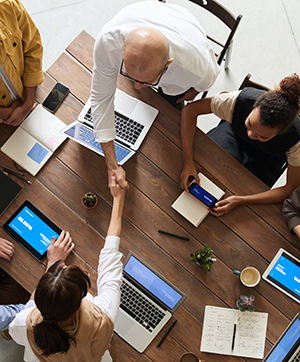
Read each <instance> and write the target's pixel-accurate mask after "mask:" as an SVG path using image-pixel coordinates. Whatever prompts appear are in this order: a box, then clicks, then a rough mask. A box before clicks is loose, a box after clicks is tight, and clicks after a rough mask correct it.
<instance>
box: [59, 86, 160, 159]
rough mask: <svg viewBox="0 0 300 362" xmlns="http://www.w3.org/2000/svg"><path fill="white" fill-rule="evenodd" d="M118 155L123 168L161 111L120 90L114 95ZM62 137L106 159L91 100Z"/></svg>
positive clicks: (64, 131)
mask: <svg viewBox="0 0 300 362" xmlns="http://www.w3.org/2000/svg"><path fill="white" fill-rule="evenodd" d="M114 105H115V127H116V140H115V151H116V157H117V161H118V164H119V165H123V164H124V163H125V162H126V161H127V160H128V159H129V158H130V157H132V156H133V155H134V154H135V152H136V151H137V150H138V148H139V147H140V145H141V143H142V141H143V139H144V138H145V136H146V134H147V133H148V131H149V129H150V127H151V125H152V123H153V122H154V119H155V118H156V116H157V114H158V110H157V109H155V108H153V107H151V106H149V105H148V104H146V103H144V102H142V101H140V100H138V99H136V98H133V97H131V96H129V95H128V94H126V93H124V92H122V91H121V90H119V89H117V90H116V94H115V101H114ZM62 133H64V134H65V135H67V136H68V137H69V138H72V139H74V140H75V141H77V142H78V143H80V144H82V145H83V146H86V147H88V148H90V149H92V150H93V151H95V152H97V153H98V154H100V155H101V156H104V153H103V150H102V148H101V146H100V144H99V143H98V142H97V141H96V140H95V137H94V134H93V121H92V113H91V101H90V98H89V99H88V101H87V103H86V104H85V106H84V107H83V109H82V111H81V112H80V114H79V116H78V120H77V121H75V122H73V123H71V124H70V125H69V126H67V127H66V128H64V129H63V130H62Z"/></svg>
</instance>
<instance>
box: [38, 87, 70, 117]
mask: <svg viewBox="0 0 300 362" xmlns="http://www.w3.org/2000/svg"><path fill="white" fill-rule="evenodd" d="M68 93H69V88H68V87H66V86H65V85H63V84H62V83H59V82H57V83H56V84H55V86H54V87H53V89H52V90H51V92H50V93H49V94H48V96H47V98H46V99H45V100H44V102H43V104H42V105H43V107H45V108H46V109H48V111H50V112H51V113H54V112H55V111H56V110H57V108H58V107H59V106H60V105H61V104H62V101H63V100H64V99H65V98H66V96H67V94H68Z"/></svg>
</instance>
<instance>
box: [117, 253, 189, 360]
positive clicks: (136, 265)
mask: <svg viewBox="0 0 300 362" xmlns="http://www.w3.org/2000/svg"><path fill="white" fill-rule="evenodd" d="M185 299H186V296H185V295H184V294H183V293H182V292H181V291H180V290H179V289H177V288H176V287H175V286H174V285H173V284H171V283H170V282H168V281H167V280H166V279H165V278H164V277H163V276H162V275H160V274H159V273H158V272H156V271H155V270H154V269H153V268H151V267H150V266H149V265H148V264H146V263H145V262H144V261H143V260H142V259H141V258H139V257H138V256H137V255H135V254H134V253H133V252H131V251H130V252H129V253H128V255H127V256H126V259H125V260H124V269H123V280H122V286H121V304H120V309H119V313H118V318H117V321H116V323H115V326H114V330H115V332H116V333H117V334H118V335H119V336H120V337H122V338H123V339H124V340H125V341H126V342H128V343H129V344H130V345H131V346H132V347H134V348H135V349H136V350H137V351H139V352H140V353H142V352H143V351H144V350H145V349H146V347H147V346H148V345H149V344H150V343H151V342H152V340H153V339H154V338H155V337H156V335H157V334H158V333H159V332H160V331H161V330H162V328H163V327H164V325H165V324H166V323H167V322H168V320H169V319H170V318H171V317H172V314H173V313H174V312H175V311H176V310H177V309H178V308H179V306H180V305H181V304H182V303H183V302H184V300H185Z"/></svg>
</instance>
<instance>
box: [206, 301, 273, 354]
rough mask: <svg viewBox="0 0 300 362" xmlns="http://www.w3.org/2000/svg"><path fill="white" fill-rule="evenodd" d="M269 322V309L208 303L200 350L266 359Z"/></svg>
mask: <svg viewBox="0 0 300 362" xmlns="http://www.w3.org/2000/svg"><path fill="white" fill-rule="evenodd" d="M267 322H268V313H261V312H248V311H246V312H241V311H240V310H238V309H228V308H221V307H212V306H206V307H205V314H204V322H203V331H202V338H201V347H200V351H201V352H210V353H218V354H226V355H232V356H240V357H246V358H260V359H262V358H263V357H264V350H265V339H266V332H267ZM235 325H236V327H234V326H235ZM234 329H235V333H234ZM232 347H233V348H232Z"/></svg>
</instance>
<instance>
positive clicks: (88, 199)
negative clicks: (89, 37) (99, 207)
mask: <svg viewBox="0 0 300 362" xmlns="http://www.w3.org/2000/svg"><path fill="white" fill-rule="evenodd" d="M96 201H97V196H96V195H94V194H93V193H92V192H90V191H89V192H87V193H86V194H85V195H84V196H83V203H84V205H85V206H87V207H92V206H94V205H95V203H96Z"/></svg>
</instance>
